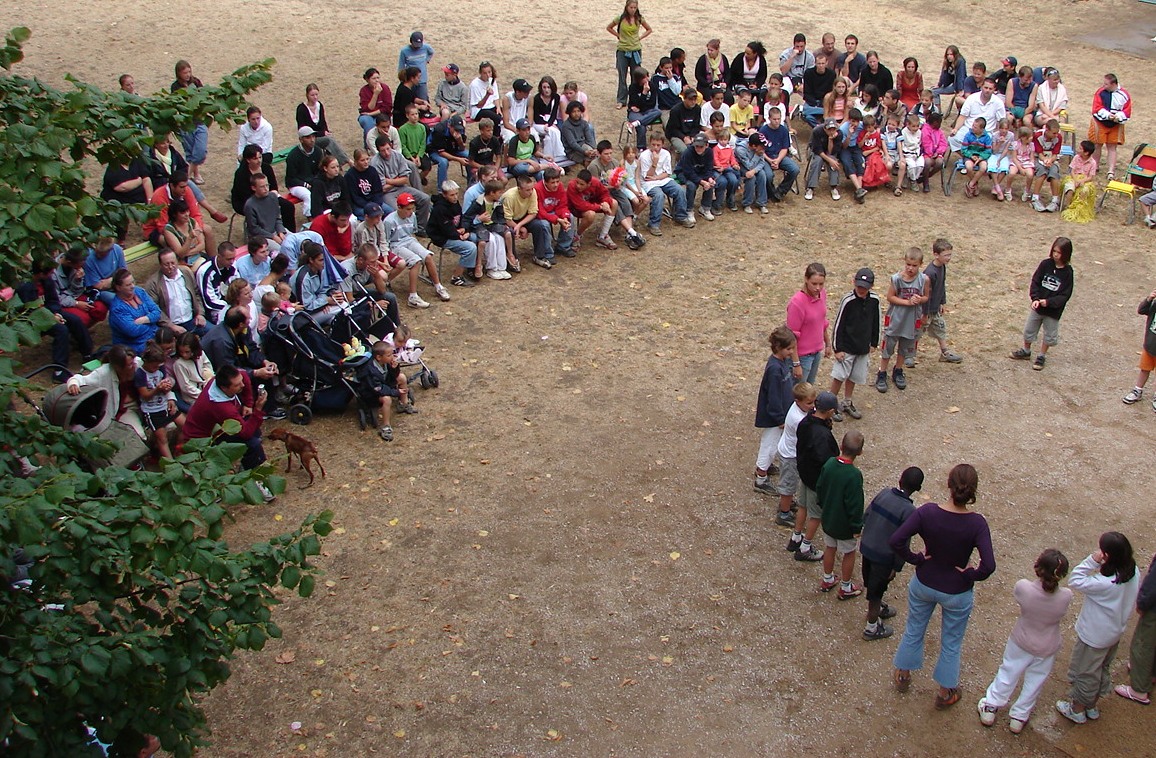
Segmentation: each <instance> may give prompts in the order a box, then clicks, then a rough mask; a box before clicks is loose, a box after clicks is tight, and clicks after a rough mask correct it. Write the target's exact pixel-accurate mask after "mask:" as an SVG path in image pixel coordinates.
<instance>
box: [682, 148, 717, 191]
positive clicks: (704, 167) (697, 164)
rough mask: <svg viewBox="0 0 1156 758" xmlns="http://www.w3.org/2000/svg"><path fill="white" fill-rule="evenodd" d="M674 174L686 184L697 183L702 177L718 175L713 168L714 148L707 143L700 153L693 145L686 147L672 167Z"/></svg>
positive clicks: (708, 177) (707, 177) (709, 177)
mask: <svg viewBox="0 0 1156 758" xmlns="http://www.w3.org/2000/svg"><path fill="white" fill-rule="evenodd" d="M674 175H675V176H677V177H678V178H679V179H682V180H683V181H684V182H685V183H687V184H698V183H699V182H701V181H702V180H703V179H713V178H715V177H716V176H718V172H717V171H715V170H714V150H712V149H711V147H710V145H707V148H706V150H704V151H703V152H702V155H699V154H698V151H697V150H695V149H694V148H693V147H688V148H687V149H686V151H685V152H683V154H682V156H681V157H680V158H679V159H678V165H677V166H675V167H674Z"/></svg>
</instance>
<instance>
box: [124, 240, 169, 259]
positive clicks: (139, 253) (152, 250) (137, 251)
mask: <svg viewBox="0 0 1156 758" xmlns="http://www.w3.org/2000/svg"><path fill="white" fill-rule="evenodd" d="M159 251H160V248H158V247H157V246H156V245H154V244H153V243H151V242H148V241H145V242H142V243H140V244H139V245H133V246H132V247H130V248H129V249H127V250H125V251H124V261H125V263H136V262H137V261H140V260H144V259H145V258H147V257H149V256H150V255H156V254H157V253H158V252H159Z"/></svg>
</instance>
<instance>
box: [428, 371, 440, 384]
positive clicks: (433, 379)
mask: <svg viewBox="0 0 1156 758" xmlns="http://www.w3.org/2000/svg"><path fill="white" fill-rule="evenodd" d="M439 383H440V382H439V381H438V372H436V371H434V370H433V369H430V370H429V386H431V387H436V386H438V384H439Z"/></svg>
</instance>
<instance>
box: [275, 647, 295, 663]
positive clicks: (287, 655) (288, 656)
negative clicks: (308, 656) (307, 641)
mask: <svg viewBox="0 0 1156 758" xmlns="http://www.w3.org/2000/svg"><path fill="white" fill-rule="evenodd" d="M273 660H275V661H277V663H292V662H293V661H295V660H297V653H294V652H293V651H292V650H286V651H285V652H283V653H281V654H280V655H278V656H277V657H276V658H274V659H273Z"/></svg>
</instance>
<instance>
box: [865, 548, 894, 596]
mask: <svg viewBox="0 0 1156 758" xmlns="http://www.w3.org/2000/svg"><path fill="white" fill-rule="evenodd" d="M891 569H892V567H891V565H890V564H887V563H876V562H875V561H869V560H867V558H866V556H864V558H863V591H864V592H866V594H867V601H868V602H872V603H877V602H879V601H880V600H882V599H883V593H885V592H887V587H888V586H889V585H890V584H891Z"/></svg>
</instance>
